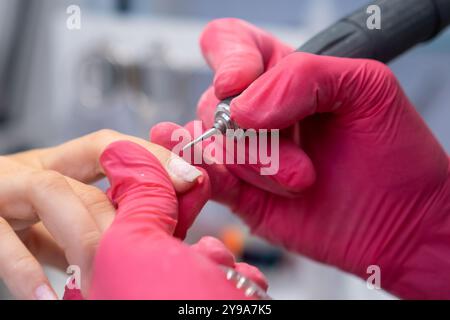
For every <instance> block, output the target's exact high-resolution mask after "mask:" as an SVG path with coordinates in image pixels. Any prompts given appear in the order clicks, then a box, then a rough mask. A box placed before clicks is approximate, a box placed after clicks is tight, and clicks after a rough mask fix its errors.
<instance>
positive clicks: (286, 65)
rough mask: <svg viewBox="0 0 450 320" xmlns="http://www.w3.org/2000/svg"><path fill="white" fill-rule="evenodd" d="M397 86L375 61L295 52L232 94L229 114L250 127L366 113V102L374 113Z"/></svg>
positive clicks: (281, 125)
mask: <svg viewBox="0 0 450 320" xmlns="http://www.w3.org/2000/svg"><path fill="white" fill-rule="evenodd" d="M398 88H399V87H398V84H397V81H396V79H395V77H394V76H393V75H392V72H390V71H389V68H388V67H386V66H385V65H384V64H382V63H380V62H376V61H372V60H359V59H346V58H335V57H325V56H317V55H312V54H307V53H300V52H296V53H293V54H290V55H289V56H287V57H285V58H284V59H282V60H281V61H280V62H279V63H278V64H277V65H276V66H275V67H274V68H272V69H271V70H269V71H267V72H266V73H265V74H263V75H262V76H261V77H259V78H258V79H257V80H256V81H254V82H253V83H252V84H251V85H250V86H249V87H248V88H247V89H246V90H245V91H244V92H243V93H242V94H241V95H240V96H239V97H237V98H236V99H234V100H233V101H232V103H231V115H232V118H233V120H235V121H236V122H237V124H238V125H240V126H242V127H244V128H255V129H259V128H266V129H283V128H287V127H289V126H291V125H293V124H295V123H296V122H298V121H300V120H302V119H304V118H305V117H307V116H309V115H312V114H314V113H324V112H332V113H339V114H341V115H343V114H349V115H351V116H353V117H355V116H356V117H358V116H359V115H361V116H367V115H368V114H367V112H370V110H368V109H369V108H368V107H370V109H371V112H372V113H375V112H376V111H377V108H378V107H379V106H380V101H385V99H386V95H389V96H391V98H392V99H395V98H396V97H397V94H398V92H399V89H398ZM360 106H364V108H363V107H360Z"/></svg>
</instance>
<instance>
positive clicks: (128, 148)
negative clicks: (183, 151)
mask: <svg viewBox="0 0 450 320" xmlns="http://www.w3.org/2000/svg"><path fill="white" fill-rule="evenodd" d="M178 161H183V160H181V159H178ZM100 163H101V165H102V167H103V169H104V171H105V173H106V176H107V177H108V179H109V182H110V184H111V187H110V189H109V190H108V195H109V196H110V198H111V200H112V202H113V203H114V204H115V205H116V206H117V216H116V219H115V220H114V222H113V225H112V226H111V228H110V230H115V232H118V230H121V231H120V232H121V233H123V234H124V235H126V234H128V235H131V236H135V237H145V238H146V239H147V240H148V238H149V234H154V235H160V234H161V233H164V234H168V235H172V234H173V232H174V230H175V226H176V223H177V218H178V203H177V197H176V194H175V190H174V188H173V185H172V182H171V180H170V177H169V175H168V174H167V172H166V170H165V169H164V167H163V166H162V165H161V163H160V161H159V160H158V159H157V158H156V156H155V155H153V154H152V153H150V152H149V151H148V150H147V149H145V148H143V147H142V146H140V145H137V144H135V143H133V142H129V141H118V142H114V143H112V144H110V145H109V146H108V147H107V148H106V150H105V151H104V152H103V154H102V155H101V157H100ZM186 165H187V166H189V167H191V166H190V165H188V164H186Z"/></svg>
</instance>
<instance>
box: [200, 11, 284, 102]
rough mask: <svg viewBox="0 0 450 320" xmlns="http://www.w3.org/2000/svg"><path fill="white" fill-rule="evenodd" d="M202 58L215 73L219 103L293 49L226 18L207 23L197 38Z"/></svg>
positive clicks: (232, 19) (245, 85) (261, 32)
mask: <svg viewBox="0 0 450 320" xmlns="http://www.w3.org/2000/svg"><path fill="white" fill-rule="evenodd" d="M200 46H201V49H202V52H203V55H204V57H205V59H206V61H207V62H208V63H209V65H210V66H211V67H212V69H213V70H214V71H215V77H214V88H215V94H216V96H217V97H218V98H219V99H225V98H229V97H230V96H234V95H237V94H239V93H241V92H242V91H243V90H244V89H245V88H246V87H247V86H248V85H249V84H250V83H252V82H253V81H254V80H255V79H256V78H258V77H259V76H260V75H261V74H262V73H263V72H264V71H265V69H266V68H268V67H270V65H271V64H273V63H274V61H277V60H278V59H277V57H279V56H283V55H285V54H287V53H288V52H291V51H292V49H291V48H289V46H287V45H284V44H282V43H281V42H280V41H278V40H276V39H275V38H274V37H273V36H271V35H270V34H269V33H267V32H265V31H263V30H260V29H258V28H256V27H255V26H253V25H251V24H249V23H248V22H245V21H242V20H239V19H235V18H225V19H217V20H214V21H212V22H210V23H209V24H208V25H207V26H206V28H205V30H204V31H203V33H202V35H201V38H200Z"/></svg>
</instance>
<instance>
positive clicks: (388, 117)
mask: <svg viewBox="0 0 450 320" xmlns="http://www.w3.org/2000/svg"><path fill="white" fill-rule="evenodd" d="M201 44H202V50H203V52H204V54H205V57H206V59H207V61H208V62H209V63H210V65H211V66H212V67H213V69H214V70H215V71H216V76H215V81H214V88H215V92H216V96H214V95H213V94H212V90H211V89H210V90H209V91H208V92H207V93H206V94H205V95H204V96H203V97H202V99H201V101H200V103H199V117H200V119H201V120H203V122H204V124H205V125H206V127H209V126H210V125H211V122H212V119H213V116H212V115H213V110H214V108H215V106H216V104H217V102H218V101H219V100H218V98H220V99H222V98H225V97H226V96H228V95H233V94H236V93H238V92H241V91H243V92H242V94H240V96H239V97H237V98H235V99H234V100H233V102H232V103H231V115H232V118H233V119H234V120H235V121H236V122H237V123H238V124H239V125H240V126H241V127H243V128H255V129H259V128H268V129H274V128H279V129H283V131H284V133H285V134H286V136H290V138H291V140H290V142H291V143H292V144H290V145H289V148H288V149H286V147H284V149H283V143H282V145H281V146H280V157H281V159H280V172H279V173H278V174H277V175H276V176H274V177H273V179H272V181H269V182H268V183H266V182H267V181H266V182H265V181H264V179H265V178H263V177H260V178H258V177H257V176H256V174H255V172H257V170H256V169H257V168H256V166H257V165H227V166H226V167H225V166H223V165H212V166H208V165H206V166H205V168H206V169H207V171H208V173H209V176H210V178H211V183H212V186H213V189H212V191H213V199H215V200H218V201H220V202H222V203H225V204H227V205H228V206H230V207H231V208H232V209H233V211H235V212H236V213H237V214H238V215H239V216H241V217H242V218H243V220H244V221H245V222H246V223H247V224H248V225H249V226H250V227H251V229H252V230H253V232H255V233H256V234H258V235H261V236H263V237H265V238H267V239H269V240H270V241H272V242H273V243H276V244H281V245H283V246H284V247H286V248H288V249H291V250H293V251H296V252H299V253H302V254H305V255H307V256H309V257H312V258H313V259H316V260H318V261H322V262H324V263H327V264H331V265H334V266H337V267H339V268H341V269H343V270H346V271H348V272H351V273H353V274H356V275H358V276H360V277H362V278H367V277H368V274H367V268H368V267H369V266H371V265H378V266H379V267H380V268H381V286H382V287H383V288H384V289H386V290H388V291H390V292H391V293H393V294H396V295H398V296H400V297H404V298H450V274H449V273H448V270H449V268H450V178H449V158H448V156H447V154H446V153H445V151H444V150H443V148H442V147H441V145H440V144H439V143H438V141H436V139H435V137H434V136H433V134H432V133H431V132H430V130H429V129H428V127H427V125H426V124H425V123H424V121H423V120H422V118H421V117H420V115H419V114H418V113H417V112H416V110H415V109H414V107H413V106H412V105H411V103H410V102H409V100H408V98H407V97H406V96H405V94H404V92H403V90H402V89H401V87H400V86H399V84H398V82H397V80H396V78H395V76H394V75H393V74H392V72H391V71H390V70H389V68H388V67H386V66H385V65H383V64H381V63H378V62H375V61H370V60H357V59H343V58H334V57H321V56H315V55H311V54H304V53H291V54H289V55H287V56H285V57H284V58H281V57H280V53H279V52H284V50H283V48H286V46H285V45H283V44H282V43H280V42H279V41H278V40H276V39H275V38H273V37H271V36H269V35H267V34H266V33H264V32H263V31H261V30H258V29H256V28H255V27H253V26H251V25H249V24H247V23H245V22H242V21H239V20H236V19H222V20H217V21H215V22H213V23H211V24H209V25H208V27H207V28H206V30H205V32H204V34H203V36H202V40H201ZM227 48H229V49H227ZM262 71H265V73H264V74H262V75H260V74H261V72H262ZM219 79H220V80H219ZM177 128H179V127H178V126H176V125H174V124H170V123H163V124H160V125H158V126H156V127H155V128H153V130H152V133H151V140H152V141H153V142H156V143H160V144H162V145H164V146H165V147H167V148H169V149H170V147H172V146H173V145H174V144H173V142H171V141H170V140H168V139H169V137H170V132H171V131H173V130H174V129H177ZM186 128H187V129H188V130H190V131H191V133H192V123H191V124H189V125H187V127H186ZM208 143H210V141H207V142H205V144H208ZM293 145H296V146H295V147H294V146H293ZM286 150H288V152H286ZM308 162H310V163H311V164H313V165H314V167H313V166H312V165H311V166H310V165H303V166H302V165H301V164H302V163H303V164H304V163H308ZM311 177H315V179H312V178H311ZM291 179H292V181H294V182H290V181H291ZM302 181H303V182H302ZM265 183H266V184H265ZM274 185H276V186H277V187H276V188H278V189H284V190H287V191H289V194H291V195H295V194H296V193H298V192H299V191H302V190H303V191H302V192H301V193H300V194H299V196H298V197H296V198H289V199H288V198H286V197H282V196H279V195H278V194H280V193H281V194H282V192H281V191H280V190H276V189H275V187H274ZM268 186H269V187H268ZM265 190H272V191H265Z"/></svg>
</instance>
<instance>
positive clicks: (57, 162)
mask: <svg viewBox="0 0 450 320" xmlns="http://www.w3.org/2000/svg"><path fill="white" fill-rule="evenodd" d="M115 141H131V142H134V143H136V144H139V145H141V146H142V147H144V148H146V149H147V150H148V151H150V152H151V153H153V154H154V155H155V156H156V157H157V158H158V160H159V161H160V162H161V163H162V164H163V166H164V167H165V168H166V170H167V172H168V173H169V175H170V178H171V180H172V183H173V185H174V187H175V190H176V191H177V192H180V193H181V192H186V191H187V190H189V189H190V188H191V187H192V186H193V185H195V181H196V179H197V178H198V177H199V175H200V172H199V171H195V170H193V171H191V170H188V169H187V168H186V167H185V166H183V165H182V163H180V162H178V161H171V160H173V158H174V157H173V154H172V153H171V152H170V151H168V150H166V149H164V148H161V147H160V146H158V145H155V144H151V143H149V142H148V141H145V140H143V139H140V138H136V137H133V136H128V135H124V134H121V133H119V132H116V131H113V130H100V131H97V132H94V133H92V134H89V135H86V136H84V137H81V138H78V139H75V140H72V141H69V142H66V143H64V144H62V145H60V146H57V147H54V148H49V149H41V150H34V151H30V152H25V153H20V154H16V155H12V156H9V157H10V158H12V159H14V160H15V161H18V162H21V163H24V164H26V165H28V166H31V167H36V168H37V169H44V170H54V171H57V172H59V173H61V174H63V175H65V176H68V177H71V178H73V179H75V180H78V181H81V182H84V183H91V182H93V181H95V180H98V179H99V178H101V177H102V176H103V175H104V172H103V170H102V167H101V165H100V162H99V158H100V155H101V154H102V152H103V151H104V150H105V149H106V148H107V147H108V146H109V145H110V144H111V143H113V142H115Z"/></svg>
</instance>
